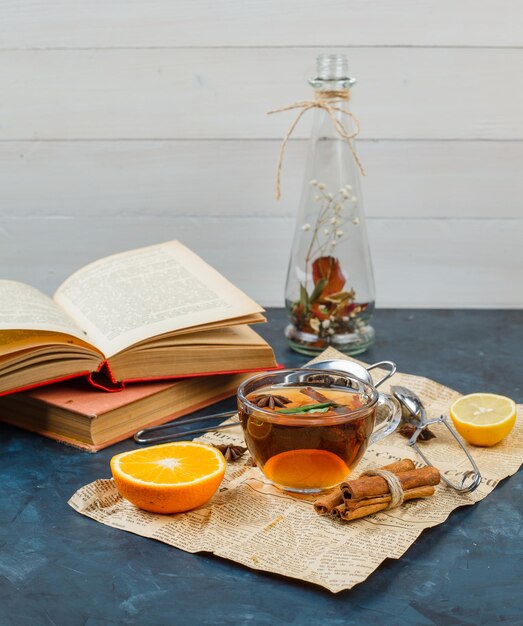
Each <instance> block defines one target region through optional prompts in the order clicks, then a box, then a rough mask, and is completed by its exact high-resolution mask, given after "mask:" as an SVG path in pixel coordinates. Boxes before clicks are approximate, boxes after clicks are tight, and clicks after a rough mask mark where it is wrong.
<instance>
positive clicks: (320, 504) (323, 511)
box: [314, 487, 343, 515]
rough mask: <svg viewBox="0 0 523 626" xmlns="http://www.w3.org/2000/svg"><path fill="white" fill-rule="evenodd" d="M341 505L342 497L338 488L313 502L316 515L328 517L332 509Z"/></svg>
mask: <svg viewBox="0 0 523 626" xmlns="http://www.w3.org/2000/svg"><path fill="white" fill-rule="evenodd" d="M339 504H343V496H342V495H341V491H340V489H339V487H336V489H335V490H334V491H331V492H330V493H328V494H326V495H324V496H321V497H320V498H318V499H317V500H315V501H314V510H315V511H316V513H318V515H328V514H329V513H330V512H331V511H332V509H334V508H335V507H336V506H338V505H339Z"/></svg>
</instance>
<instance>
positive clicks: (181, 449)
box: [111, 441, 226, 513]
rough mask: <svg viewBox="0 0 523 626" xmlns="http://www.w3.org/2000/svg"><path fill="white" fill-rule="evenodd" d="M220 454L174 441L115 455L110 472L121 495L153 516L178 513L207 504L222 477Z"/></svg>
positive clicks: (200, 444) (222, 462)
mask: <svg viewBox="0 0 523 626" xmlns="http://www.w3.org/2000/svg"><path fill="white" fill-rule="evenodd" d="M225 467H226V462H225V459H224V458H223V454H222V453H221V452H220V451H219V450H217V449H216V448H214V447H213V446H209V445H206V444H202V443H195V442H193V441H177V442H175V443H165V444H162V445H159V446H150V447H149V448H141V449H139V450H131V451H130V452H123V453H122V454H117V455H116V456H113V458H112V459H111V472H112V474H113V478H114V482H115V483H116V487H117V488H118V491H119V492H120V494H121V495H122V496H123V497H124V498H125V499H126V500H129V501H130V502H132V503H133V504H135V505H136V506H137V507H139V508H141V509H145V510H146V511H151V512H153V513H181V512H182V511H189V510H190V509H194V508H196V507H197V506H200V505H201V504H204V502H207V500H209V499H210V498H211V497H212V496H213V495H214V492H215V491H216V490H217V489H218V487H219V486H220V483H221V482H222V479H223V476H224V474H225Z"/></svg>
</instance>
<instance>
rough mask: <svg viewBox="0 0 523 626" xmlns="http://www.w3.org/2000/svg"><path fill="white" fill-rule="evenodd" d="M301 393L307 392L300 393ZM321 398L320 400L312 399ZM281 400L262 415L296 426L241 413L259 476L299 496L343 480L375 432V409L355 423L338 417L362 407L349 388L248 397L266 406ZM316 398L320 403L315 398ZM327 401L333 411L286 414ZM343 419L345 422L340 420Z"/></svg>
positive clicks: (268, 391)
mask: <svg viewBox="0 0 523 626" xmlns="http://www.w3.org/2000/svg"><path fill="white" fill-rule="evenodd" d="M304 390H306V391H307V393H304ZM311 390H312V394H313V396H314V395H315V394H319V396H318V397H311V395H310V394H311ZM264 396H265V397H266V396H277V397H278V398H284V399H285V403H282V402H281V401H280V402H279V403H277V404H283V406H277V405H275V406H274V408H272V407H271V406H268V405H265V406H264V407H263V410H265V411H270V413H274V414H275V415H278V417H280V416H281V418H282V419H288V418H291V419H292V420H293V421H294V422H296V421H299V424H296V423H293V424H292V425H290V424H281V423H278V424H276V423H274V422H271V421H268V420H267V417H266V416H265V415H264V414H263V413H262V412H260V413H258V412H254V413H252V414H250V415H249V414H247V413H246V412H244V411H241V410H240V419H241V421H242V424H243V427H244V435H245V438H246V440H247V445H248V446H249V450H250V451H251V454H252V455H253V457H254V459H255V460H256V462H257V464H258V466H259V467H260V468H261V469H262V470H263V473H264V474H265V475H266V476H267V478H269V480H271V481H272V482H274V483H275V484H277V485H280V486H282V487H285V488H288V489H291V490H292V489H294V490H297V491H309V490H310V491H313V490H323V489H328V488H330V487H334V486H335V485H338V484H339V483H340V482H342V481H343V480H344V479H345V478H347V477H348V476H349V475H350V473H351V471H352V468H353V467H355V466H356V464H357V463H358V461H359V460H360V458H361V457H362V455H363V453H364V452H365V449H366V445H367V441H368V438H369V437H370V434H371V433H372V429H373V427H374V409H373V408H371V409H369V411H368V412H366V414H365V415H363V416H361V417H357V418H351V417H347V418H346V420H344V421H341V423H340V418H341V416H342V415H343V414H346V413H347V412H348V411H354V410H356V409H359V408H361V407H362V402H361V399H360V396H359V395H358V394H357V393H354V392H352V391H351V390H350V389H347V390H346V391H345V390H343V391H340V390H332V389H329V388H323V387H314V386H311V387H306V388H305V387H299V386H296V387H279V386H274V387H265V388H263V389H258V390H256V391H254V392H252V393H251V394H249V395H248V396H247V399H248V400H250V402H251V403H253V404H256V405H258V406H259V405H260V403H262V404H264V402H265V401H264V400H262V398H263V397H264ZM318 398H319V399H318ZM325 400H326V401H330V402H334V403H336V405H337V406H334V407H332V406H331V407H323V408H321V409H318V410H316V411H314V410H311V411H310V412H303V413H292V414H289V413H286V411H287V410H288V409H303V410H304V411H307V407H310V406H311V405H315V404H321V403H324V402H325ZM341 419H342V420H343V418H341Z"/></svg>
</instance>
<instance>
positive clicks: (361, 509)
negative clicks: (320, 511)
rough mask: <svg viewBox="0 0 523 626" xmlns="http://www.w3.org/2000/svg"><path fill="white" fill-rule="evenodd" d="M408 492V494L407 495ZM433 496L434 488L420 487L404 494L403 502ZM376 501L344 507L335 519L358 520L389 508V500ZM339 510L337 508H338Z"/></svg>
mask: <svg viewBox="0 0 523 626" xmlns="http://www.w3.org/2000/svg"><path fill="white" fill-rule="evenodd" d="M409 492H410V493H409ZM415 492H417V493H415ZM433 494H434V487H420V488H417V489H409V490H408V491H406V492H405V500H413V499H414V498H428V497H430V496H431V495H433ZM377 500H378V498H376V499H369V500H362V501H361V502H360V503H359V504H361V506H357V507H356V508H353V507H348V506H347V505H345V510H338V511H337V515H336V516H337V517H339V518H340V519H342V520H345V521H350V520H353V519H360V518H361V517H366V516H367V515H372V514H373V513H378V512H379V511H384V510H385V509H386V508H388V506H389V502H390V498H389V501H388V502H377ZM338 509H339V507H338Z"/></svg>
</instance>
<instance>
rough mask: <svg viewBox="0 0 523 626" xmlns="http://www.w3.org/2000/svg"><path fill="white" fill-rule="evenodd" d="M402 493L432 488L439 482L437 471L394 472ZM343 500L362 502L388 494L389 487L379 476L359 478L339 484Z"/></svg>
mask: <svg viewBox="0 0 523 626" xmlns="http://www.w3.org/2000/svg"><path fill="white" fill-rule="evenodd" d="M394 473H395V474H396V476H397V477H398V479H399V481H400V484H401V487H402V488H403V490H404V491H406V490H408V489H414V488H415V487H423V486H433V485H437V484H438V483H439V481H440V475H439V471H438V470H437V469H436V468H435V467H430V466H427V467H422V468H420V469H414V470H409V471H406V472H397V473H396V472H394ZM340 487H341V492H342V495H343V499H344V500H363V499H368V498H374V497H377V496H385V495H387V494H388V493H389V485H388V483H387V481H386V480H385V479H384V478H382V477H381V476H361V477H360V478H356V479H355V480H348V481H346V482H344V483H342V484H341V486H340Z"/></svg>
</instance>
